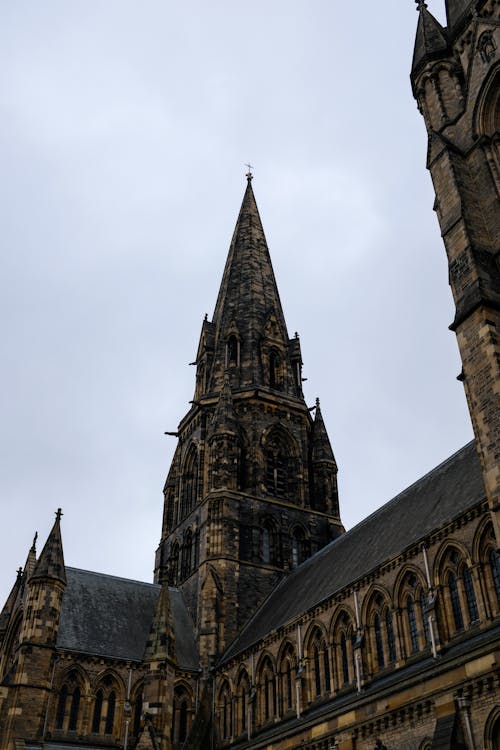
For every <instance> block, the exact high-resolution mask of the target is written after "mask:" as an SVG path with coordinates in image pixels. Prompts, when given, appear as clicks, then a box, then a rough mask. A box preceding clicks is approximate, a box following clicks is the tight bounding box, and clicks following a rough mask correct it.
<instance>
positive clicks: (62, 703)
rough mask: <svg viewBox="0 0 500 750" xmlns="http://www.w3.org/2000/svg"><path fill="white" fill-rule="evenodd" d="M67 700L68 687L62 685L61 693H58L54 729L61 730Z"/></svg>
mask: <svg viewBox="0 0 500 750" xmlns="http://www.w3.org/2000/svg"><path fill="white" fill-rule="evenodd" d="M67 700H68V687H67V685H63V686H62V688H61V692H60V693H59V701H58V703H57V711H56V729H62V728H63V724H64V717H65V715H66V702H67Z"/></svg>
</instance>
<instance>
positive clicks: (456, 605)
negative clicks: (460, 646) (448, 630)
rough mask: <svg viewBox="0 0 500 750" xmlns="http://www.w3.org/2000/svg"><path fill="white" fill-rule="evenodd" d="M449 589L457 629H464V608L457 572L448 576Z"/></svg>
mask: <svg viewBox="0 0 500 750" xmlns="http://www.w3.org/2000/svg"><path fill="white" fill-rule="evenodd" d="M448 590H449V593H450V601H451V609H452V612H453V621H454V623H455V630H463V629H464V620H463V617H462V608H461V606H460V598H459V595H458V585H457V577H456V575H455V573H450V575H449V576H448Z"/></svg>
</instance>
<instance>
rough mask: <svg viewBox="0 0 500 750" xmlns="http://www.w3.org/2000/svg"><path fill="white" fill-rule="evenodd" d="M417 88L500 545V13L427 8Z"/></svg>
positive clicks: (464, 3) (492, 5)
mask: <svg viewBox="0 0 500 750" xmlns="http://www.w3.org/2000/svg"><path fill="white" fill-rule="evenodd" d="M417 2H418V10H419V14H420V17H419V21H418V27H417V35H416V40H415V50H414V55H413V65H412V73H411V81H412V87H413V94H414V96H415V98H416V100H417V103H418V107H419V110H420V112H421V113H422V115H423V117H424V120H425V124H426V127H427V132H428V151H427V167H428V169H429V170H430V173H431V177H432V181H433V184H434V190H435V193H436V202H435V210H436V212H437V215H438V219H439V223H440V226H441V234H442V237H443V240H444V244H445V248H446V253H447V256H448V266H449V282H450V285H451V289H452V292H453V298H454V301H455V307H456V314H455V319H454V321H453V323H452V324H451V326H450V328H451V329H452V330H453V331H454V332H455V333H456V336H457V341H458V346H459V349H460V355H461V358H462V363H463V369H462V373H461V375H460V376H459V377H460V379H461V380H463V383H464V386H465V392H466V395H467V401H468V406H469V410H470V414H471V418H472V424H473V427H474V433H475V437H476V444H477V447H478V451H479V455H480V460H481V464H482V468H483V475H484V481H485V485H486V490H487V495H488V502H489V506H490V511H491V515H492V518H493V525H494V528H495V534H496V540H497V545H498V546H500V470H499V465H500V464H499V459H500V416H499V415H500V385H499V384H500V371H499V369H500V266H499V251H500V4H499V3H498V0H474V1H473V0H446V16H447V27H446V28H444V27H442V26H441V25H440V23H439V22H438V21H437V20H436V19H435V18H434V17H433V16H432V15H431V13H430V12H429V10H428V8H427V4H426V3H425V2H424V1H423V0H417Z"/></svg>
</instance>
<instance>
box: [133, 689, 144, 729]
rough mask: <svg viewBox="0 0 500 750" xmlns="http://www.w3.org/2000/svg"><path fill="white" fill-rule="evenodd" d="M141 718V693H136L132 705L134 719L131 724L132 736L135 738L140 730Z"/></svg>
mask: <svg viewBox="0 0 500 750" xmlns="http://www.w3.org/2000/svg"><path fill="white" fill-rule="evenodd" d="M141 717H142V692H140V693H138V695H137V696H136V699H135V703H134V718H133V724H132V727H133V729H132V731H133V733H134V736H135V737H137V735H138V734H139V730H140V728H141Z"/></svg>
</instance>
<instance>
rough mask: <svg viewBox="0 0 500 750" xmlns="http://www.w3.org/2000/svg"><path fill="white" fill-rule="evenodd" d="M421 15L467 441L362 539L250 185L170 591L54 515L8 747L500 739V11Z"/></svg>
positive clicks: (425, 109)
mask: <svg viewBox="0 0 500 750" xmlns="http://www.w3.org/2000/svg"><path fill="white" fill-rule="evenodd" d="M417 5H418V13H419V16H418V26H417V33H416V40H415V49H414V56H413V63H412V71H411V84H412V88H413V93H414V96H415V99H416V101H417V104H418V108H419V110H420V112H421V114H422V116H423V119H424V122H425V125H426V128H427V134H428V155H427V166H428V169H429V170H430V173H431V177H432V180H433V184H434V188H435V193H436V203H435V208H436V212H437V215H438V219H439V222H440V227H441V233H442V236H443V240H444V244H445V249H446V253H447V257H448V262H449V279H450V285H451V288H452V293H453V297H454V301H455V307H456V315H455V318H454V321H453V323H452V325H451V328H452V330H453V331H455V333H456V336H457V340H458V345H459V349H460V354H461V358H462V364H463V369H462V373H461V375H460V379H461V380H462V381H463V384H464V388H465V393H466V397H467V401H468V405H469V410H470V414H471V419H472V424H473V427H474V436H475V439H474V441H473V442H472V443H470V444H469V445H466V446H465V447H464V448H462V449H461V450H459V451H458V452H457V453H456V454H454V455H453V456H451V457H450V458H449V459H447V460H446V461H445V462H443V463H442V464H440V465H439V466H438V467H436V468H435V469H434V470H432V471H431V472H430V473H429V474H427V475H426V476H424V477H422V478H421V479H419V480H418V481H416V482H415V483H414V484H413V485H411V486H410V487H409V488H407V489H406V490H404V491H403V492H402V493H401V494H399V495H398V496H397V497H395V498H393V499H392V500H391V501H390V502H388V503H387V504H386V505H384V506H383V507H382V508H380V509H379V510H378V511H376V512H375V513H373V514H372V515H371V516H369V517H368V518H366V519H365V520H364V521H362V522H361V523H360V524H358V525H357V526H356V527H354V528H353V529H351V530H350V531H347V532H346V531H345V529H344V527H343V525H342V521H341V517H340V510H339V497H338V491H337V464H336V461H335V457H334V453H333V450H332V446H331V443H330V440H329V437H328V434H327V430H326V427H325V424H324V421H323V418H322V414H321V407H320V403H319V401H317V402H316V405H315V406H314V407H312V408H311V407H308V405H307V404H306V402H305V401H304V397H303V394H302V371H301V368H302V358H301V349H300V340H299V338H298V336H297V335H296V334H295V335H293V336H291V337H290V336H289V333H288V331H287V327H286V322H285V318H284V315H283V310H282V307H281V302H280V298H279V294H278V289H277V285H276V280H275V277H274V273H273V269H272V264H271V259H270V255H269V250H268V247H267V243H266V238H265V234H264V230H263V227H262V223H261V220H260V216H259V212H258V209H257V204H256V201H255V196H254V192H253V186H252V175H251V174H249V175H247V186H246V190H245V194H244V197H243V202H242V206H241V210H240V213H239V216H238V219H237V222H236V227H235V230H234V234H233V237H232V241H231V245H230V249H229V254H228V258H227V262H226V266H225V269H224V274H223V278H222V282H221V287H220V290H219V295H218V298H217V302H216V305H215V310H214V314H213V317H212V320H208V319H205V320H204V321H203V323H202V330H201V336H200V340H199V345H198V351H197V354H196V383H195V392H194V397H193V401H192V404H191V408H190V409H189V411H188V413H187V414H186V416H185V417H184V418H183V419H182V421H181V423H180V424H179V427H178V430H177V432H176V433H175V437H176V439H177V447H176V451H175V454H174V457H173V460H172V465H171V468H170V471H169V474H168V476H167V478H166V482H165V486H164V514H163V524H162V530H161V535H160V542H159V545H158V547H157V550H156V557H155V576H154V582H152V583H141V582H138V581H131V580H127V579H121V578H117V577H114V576H108V575H104V574H99V573H91V572H89V571H85V570H79V569H75V568H71V567H68V566H66V565H65V563H64V555H63V544H62V537H61V513H60V511H58V512H57V514H56V520H55V523H54V526H53V528H52V530H51V532H50V535H49V537H48V539H47V541H46V543H45V545H44V547H43V549H42V551H41V552H40V554H39V555H37V551H36V540H35V541H34V543H33V546H32V548H31V549H30V550H29V552H28V554H27V559H26V563H25V566H24V568H21V569H20V570H19V572H18V576H17V580H16V581H15V583H14V585H13V588H12V591H11V593H10V595H9V597H8V599H7V602H6V603H5V605H4V606H3V609H2V611H1V612H0V750H22V749H25V750H42V749H45V750H63V748H66V749H67V750H74V748H77V747H78V748H80V747H82V748H84V747H86V748H89V749H92V748H111V747H122V748H140V749H142V748H147V749H148V750H180V749H181V748H183V749H184V750H216V748H228V749H229V748H242V749H243V748H255V749H257V748H259V749H261V750H264V749H265V748H268V749H271V748H273V749H274V750H278V749H282V750H285V749H286V748H289V749H290V750H292V749H293V750H298V749H299V748H300V749H301V750H334V748H337V749H339V750H368V749H370V750H372V749H373V748H376V749H378V750H383V749H384V748H385V749H386V750H393V749H394V750H395V749H396V748H398V750H429V749H430V748H434V749H437V748H440V749H441V748H455V749H458V750H460V749H461V748H463V749H466V750H481V749H482V748H487V749H488V750H499V749H500V559H499V556H498V550H499V544H500V515H499V512H500V416H499V415H500V409H499V406H500V403H499V402H500V372H499V366H500V341H499V332H500V313H499V310H500V262H499V252H500V240H499V238H500V210H499V208H500V206H499V203H500V52H499V50H500V3H499V2H498V0H474V1H472V0H446V12H447V26H446V27H442V26H441V25H440V24H439V22H438V21H437V20H436V19H435V18H434V17H433V16H432V15H431V13H430V12H429V10H428V8H427V6H426V3H425V2H424V1H423V0H418V2H417Z"/></svg>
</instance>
